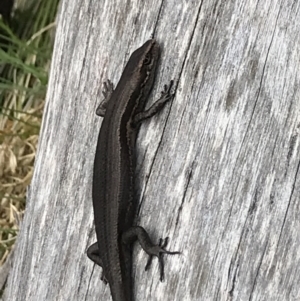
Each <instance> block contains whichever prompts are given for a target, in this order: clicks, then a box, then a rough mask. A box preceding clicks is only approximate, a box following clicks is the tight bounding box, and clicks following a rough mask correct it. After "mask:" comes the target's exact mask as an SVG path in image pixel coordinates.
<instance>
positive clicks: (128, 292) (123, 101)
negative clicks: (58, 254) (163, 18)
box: [87, 38, 179, 301]
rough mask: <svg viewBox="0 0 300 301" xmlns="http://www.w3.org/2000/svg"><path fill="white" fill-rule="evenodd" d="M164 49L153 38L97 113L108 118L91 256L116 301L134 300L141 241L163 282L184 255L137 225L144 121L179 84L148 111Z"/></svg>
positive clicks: (107, 87) (97, 167)
mask: <svg viewBox="0 0 300 301" xmlns="http://www.w3.org/2000/svg"><path fill="white" fill-rule="evenodd" d="M159 55H160V47H159V44H158V42H157V41H156V40H155V39H153V38H152V39H150V40H148V41H147V42H146V43H144V44H143V45H142V46H141V47H140V48H138V49H137V50H135V51H134V52H133V53H132V55H131V57H130V59H129V61H128V62H127V64H126V66H125V68H124V71H123V73H122V75H121V78H120V80H119V82H118V84H117V86H116V88H115V89H114V87H113V84H112V83H111V81H110V80H107V81H106V82H105V83H104V89H103V95H104V100H103V101H102V102H101V103H100V105H99V106H98V108H97V110H96V114H97V115H99V116H101V117H104V119H103V121H102V125H101V129H100V132H99V137H98V142H97V147H96V154H95V160H94V170H93V185H92V186H93V187H92V199H93V208H94V220H95V228H96V235H97V242H96V243H94V244H92V245H91V246H90V247H89V248H88V250H87V255H88V257H89V258H90V259H91V260H92V261H94V262H95V263H96V264H98V265H100V266H101V267H102V269H103V274H102V280H103V281H104V282H106V283H107V282H108V283H109V286H110V290H111V294H112V299H113V301H132V300H133V292H132V291H133V284H132V279H131V278H132V276H131V272H132V243H133V242H134V241H135V240H138V241H139V242H140V244H141V246H142V248H143V249H144V250H145V252H146V253H148V254H149V260H148V262H147V265H146V268H145V269H146V270H147V269H148V268H149V266H150V264H151V261H152V258H153V256H156V257H158V259H159V264H160V280H161V281H162V280H163V279H164V265H163V259H162V255H163V254H179V252H170V251H167V250H166V249H165V247H166V245H167V243H168V237H167V238H166V239H164V240H163V239H160V240H159V244H154V243H153V242H152V240H151V239H150V237H149V235H148V233H147V232H146V230H145V229H144V228H143V227H141V226H135V225H134V220H135V215H136V208H137V200H136V198H135V195H134V170H135V142H136V136H137V133H138V130H139V127H140V124H141V122H142V121H143V120H145V119H147V118H150V117H152V116H153V115H155V114H156V113H157V112H158V111H160V110H161V109H162V108H163V106H164V105H165V104H166V103H167V102H168V101H170V100H171V99H172V98H173V96H174V95H173V94H172V93H171V89H172V85H173V81H171V82H170V84H169V85H165V86H164V90H163V91H162V92H161V97H160V98H159V99H158V100H157V101H156V102H155V103H154V104H153V105H152V106H151V107H150V108H149V109H147V110H145V109H144V107H145V103H146V100H147V98H148V97H149V94H150V92H151V89H152V86H153V83H154V78H155V71H156V67H157V62H158V59H159Z"/></svg>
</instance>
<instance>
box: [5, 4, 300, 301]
mask: <svg viewBox="0 0 300 301" xmlns="http://www.w3.org/2000/svg"><path fill="white" fill-rule="evenodd" d="M299 6H300V1H292V0H287V1H277V0H274V1H269V0H266V1H245V0H241V1H237V0H234V1H216V0H212V1H183V0H179V1H178V0H167V1H161V2H159V1H153V0H152V1H120V0H119V1H112V0H110V1H107V0H105V1H104V0H103V1H96V0H90V1H88V0H87V1H79V0H73V1H63V2H62V6H61V11H60V16H59V18H58V25H57V35H56V43H55V50H54V55H53V62H52V68H51V76H50V82H49V87H48V94H47V104H46V109H45V114H44V119H43V126H42V131H41V136H40V144H39V152H38V155H37V158H36V163H35V173H34V177H33V180H32V184H31V186H30V193H29V196H28V207H27V211H26V214H25V218H24V222H23V226H22V230H21V232H20V236H19V239H18V245H17V248H16V253H15V257H14V258H15V261H14V266H13V269H12V271H11V274H10V278H9V282H8V286H7V288H6V292H5V298H4V300H7V301H8V300H22V301H23V300H39V301H40V300H47V301H49V300H55V301H56V300H85V301H92V300H111V299H110V298H111V297H110V291H109V287H108V286H105V285H104V284H103V282H101V280H100V276H101V268H99V267H97V266H94V264H93V263H92V262H91V261H89V260H88V258H87V257H86V254H85V251H86V249H87V246H89V245H90V244H91V243H93V242H94V241H95V232H94V227H93V212H92V201H91V181H92V165H93V158H94V152H95V146H96V139H97V135H98V131H99V128H100V124H101V118H99V117H97V116H96V115H95V113H94V112H95V108H96V106H97V104H99V102H100V100H101V99H102V95H101V89H102V82H103V81H104V80H106V79H107V78H110V79H112V81H113V82H114V83H116V82H117V80H118V79H119V77H120V74H121V72H122V69H123V67H124V65H125V63H126V61H127V60H128V58H129V55H130V53H131V52H132V51H133V50H135V49H136V48H137V47H139V46H140V45H142V44H143V43H144V42H145V41H146V40H147V39H148V38H150V36H151V33H152V32H154V33H155V38H156V39H157V40H158V42H159V43H160V44H161V46H162V49H163V51H162V56H161V61H160V67H159V70H158V74H157V80H156V84H155V87H154V91H153V97H152V98H151V99H150V100H149V101H148V105H150V104H151V103H152V102H153V101H154V98H157V97H158V95H159V93H160V91H161V90H162V88H163V85H164V84H165V83H168V82H169V80H170V79H172V78H173V79H175V81H176V97H175V99H174V100H173V102H172V103H171V104H168V105H167V106H166V107H165V109H164V111H163V112H162V113H160V114H159V115H158V116H155V117H154V118H153V119H151V120H150V121H147V122H145V123H144V124H143V126H142V128H141V130H140V133H139V138H138V141H137V150H138V168H137V172H136V173H137V177H138V179H139V180H138V185H137V188H136V189H137V194H138V196H139V199H140V208H139V216H138V224H140V225H142V226H144V227H145V228H146V229H147V230H149V231H150V233H151V234H152V237H153V238H155V239H157V240H158V239H159V237H165V236H170V244H169V249H171V250H181V251H182V255H181V256H173V257H166V260H165V261H166V281H165V282H164V283H160V282H159V272H158V264H157V262H156V261H154V262H153V266H152V268H151V270H150V271H149V272H145V271H144V266H145V264H146V260H147V256H146V255H145V253H144V252H143V251H142V250H141V248H140V247H139V246H137V247H135V261H134V275H133V277H134V283H135V287H134V293H135V296H136V297H135V300H136V301H138V300H153V301H154V300H164V301H166V300H181V301H182V300H205V301H207V300H218V301H219V300H242V301H244V300H260V301H261V300H266V301H269V300H272V301H273V300H280V301H282V300H300V289H299V283H300V252H299V245H300V218H299V213H300V209H299V206H300V204H299V192H300V176H299V166H300V138H299V134H300V114H299V113H300V102H299V99H300V92H299V84H300V72H299V66H300V43H299V42H300V38H299V36H300V35H299V32H300V22H299V17H300V16H299V8H300V7H299Z"/></svg>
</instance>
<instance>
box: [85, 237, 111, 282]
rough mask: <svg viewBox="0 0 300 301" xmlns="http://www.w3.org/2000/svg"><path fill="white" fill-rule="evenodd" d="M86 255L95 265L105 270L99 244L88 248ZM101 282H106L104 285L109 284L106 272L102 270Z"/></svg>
mask: <svg viewBox="0 0 300 301" xmlns="http://www.w3.org/2000/svg"><path fill="white" fill-rule="evenodd" d="M86 253H87V256H88V258H89V259H90V260H92V261H93V262H94V263H96V264H97V265H99V266H100V267H102V269H103V264H102V259H101V258H100V255H99V249H98V243H97V242H95V243H94V244H92V245H90V246H89V247H88V249H87V252H86ZM101 280H102V281H103V282H104V284H107V283H108V280H107V278H106V277H105V273H104V270H102V275H101Z"/></svg>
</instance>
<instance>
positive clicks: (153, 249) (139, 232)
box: [122, 226, 180, 281]
mask: <svg viewBox="0 0 300 301" xmlns="http://www.w3.org/2000/svg"><path fill="white" fill-rule="evenodd" d="M136 239H137V240H138V241H139V243H140V245H141V247H142V248H143V249H144V251H145V252H146V253H147V254H148V255H149V256H150V257H149V259H148V262H147V264H146V267H145V270H148V269H149V267H150V265H151V263H152V259H153V257H154V256H156V257H157V258H158V260H159V266H160V281H163V280H164V276H165V275H164V262H163V257H162V256H163V254H168V255H175V254H180V252H171V251H167V250H166V249H165V247H166V246H167V244H168V241H169V238H168V237H167V238H165V239H160V240H159V244H158V245H156V244H154V243H153V242H152V241H151V239H150V237H149V235H148V233H147V232H146V230H145V229H144V228H142V227H140V226H136V227H132V228H130V229H129V230H127V231H126V232H125V233H123V235H122V241H123V243H125V244H128V243H132V242H133V241H134V240H136Z"/></svg>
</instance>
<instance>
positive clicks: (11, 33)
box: [0, 0, 59, 295]
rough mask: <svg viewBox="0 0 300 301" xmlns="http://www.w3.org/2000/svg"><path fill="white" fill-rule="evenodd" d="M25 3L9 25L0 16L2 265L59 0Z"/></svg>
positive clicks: (21, 195) (14, 230) (24, 177)
mask: <svg viewBox="0 0 300 301" xmlns="http://www.w3.org/2000/svg"><path fill="white" fill-rule="evenodd" d="M26 3H27V4H26ZM26 3H25V4H23V6H21V5H19V6H17V8H16V9H15V10H14V11H13V17H12V20H11V22H10V26H7V25H5V24H4V22H3V20H1V17H0V266H1V265H2V264H3V263H4V262H5V260H6V259H7V257H8V255H9V253H10V252H11V250H12V249H13V246H14V243H15V240H16V237H17V234H18V229H19V224H20V221H21V220H22V215H23V212H24V210H25V206H26V189H27V186H28V185H29V184H30V181H31V177H32V173H33V164H34V159H35V153H36V147H37V142H38V135H39V130H40V124H41V118H42V112H43V107H44V100H45V95H46V90H47V82H48V73H49V66H50V61H51V54H52V45H53V32H54V27H55V23H54V22H55V16H56V11H57V7H58V3H59V0H52V1H49V0H39V1H32V3H29V1H26ZM0 289H1V288H0ZM0 295H1V293H0Z"/></svg>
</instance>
